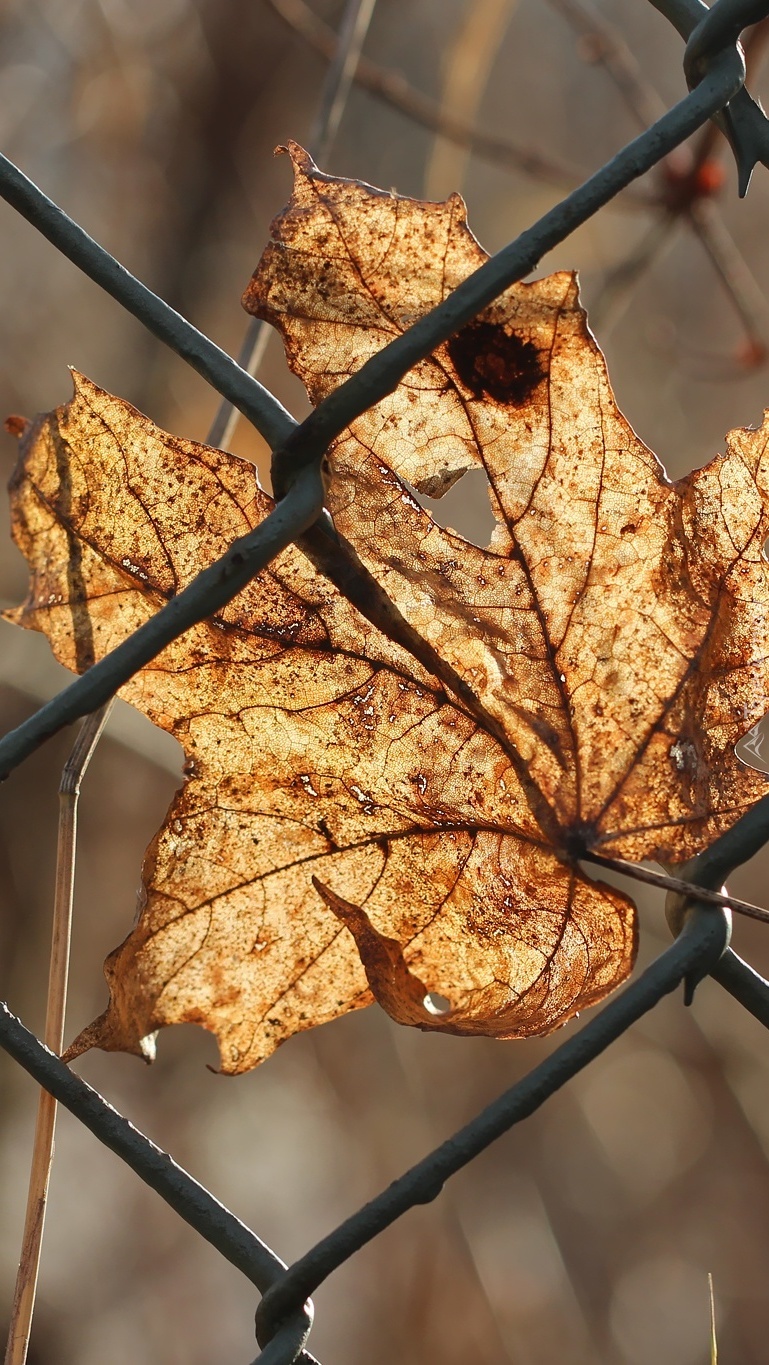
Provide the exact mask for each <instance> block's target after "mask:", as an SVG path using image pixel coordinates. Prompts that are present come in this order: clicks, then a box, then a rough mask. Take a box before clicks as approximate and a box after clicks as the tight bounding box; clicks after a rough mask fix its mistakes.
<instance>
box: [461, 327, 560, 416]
mask: <svg viewBox="0 0 769 1365" xmlns="http://www.w3.org/2000/svg"><path fill="white" fill-rule="evenodd" d="M448 352H449V356H450V357H451V363H452V365H453V366H454V369H455V370H456V372H457V374H458V376H459V378H460V379H461V381H462V383H463V384H464V385H465V387H466V388H468V389H469V390H470V392H471V393H472V394H473V396H474V397H475V398H486V397H489V398H493V399H494V401H495V402H496V403H512V404H513V405H514V406H515V407H520V406H521V405H522V404H523V403H525V402H526V399H527V398H528V397H529V395H530V394H531V393H532V391H533V390H534V389H535V388H536V387H537V385H538V384H540V383H541V382H542V380H543V379H544V378H545V371H544V369H543V367H542V363H541V361H540V358H539V352H538V351H537V348H536V346H535V345H534V344H533V342H531V341H525V340H524V339H523V337H520V336H518V333H517V332H507V331H505V329H504V328H503V327H500V326H499V325H498V324H496V323H492V322H470V323H468V325H467V326H466V327H463V328H462V330H461V332H457V334H456V336H453V337H451V338H450V340H449V342H448Z"/></svg>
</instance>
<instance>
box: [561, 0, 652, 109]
mask: <svg viewBox="0 0 769 1365" xmlns="http://www.w3.org/2000/svg"><path fill="white" fill-rule="evenodd" d="M550 4H551V6H552V7H553V9H555V10H557V11H558V13H559V14H562V15H563V17H564V19H566V20H567V21H568V23H570V24H571V26H572V28H574V29H575V30H576V32H577V33H578V34H579V35H580V37H581V39H582V41H583V44H584V47H585V51H586V53H587V57H588V60H589V61H593V62H600V64H601V66H603V67H604V69H605V71H606V72H607V74H608V75H609V76H610V77H611V79H612V80H613V81H614V84H615V85H616V87H617V89H618V91H619V93H620V94H621V96H622V98H623V99H624V101H625V104H626V105H627V107H628V109H630V110H631V112H632V113H633V114H635V117H636V119H637V120H638V123H639V124H640V126H641V127H642V128H648V126H649V124H650V123H654V120H655V119H658V118H659V117H660V115H661V114H662V113H663V112H664V109H665V105H664V102H663V100H662V98H661V97H660V95H658V93H657V91H656V90H655V88H654V86H653V85H652V84H651V82H650V81H648V80H647V79H646V77H645V75H644V73H643V69H642V67H641V65H640V63H639V62H638V61H637V60H636V58H635V56H634V55H633V52H632V51H631V49H630V47H629V46H628V44H627V43H626V42H625V39H624V38H623V37H622V34H621V33H620V31H619V29H618V28H616V26H615V25H614V24H612V23H611V22H610V20H608V19H606V18H605V17H604V16H603V15H602V14H599V13H598V11H597V10H595V9H593V7H592V5H586V4H584V3H583V0H550Z"/></svg>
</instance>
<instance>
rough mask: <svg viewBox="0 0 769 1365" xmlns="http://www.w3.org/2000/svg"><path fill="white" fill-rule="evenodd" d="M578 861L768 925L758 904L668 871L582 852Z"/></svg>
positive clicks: (767, 915)
mask: <svg viewBox="0 0 769 1365" xmlns="http://www.w3.org/2000/svg"><path fill="white" fill-rule="evenodd" d="M580 862H584V863H594V864H595V865H596V866H597V867H605V868H607V869H608V870H609V871H611V872H620V873H622V875H623V876H624V877H630V878H631V879H632V880H633V881H636V882H645V883H646V884H647V885H648V886H658V887H660V889H661V890H665V891H676V892H678V893H679V894H680V895H682V896H693V897H696V898H697V900H700V901H704V902H705V903H706V904H707V905H723V906H724V908H725V909H727V910H736V912H737V914H739V915H746V916H747V918H748V919H757V920H761V921H762V922H763V923H764V924H769V910H764V909H762V907H761V906H760V905H754V904H753V903H752V901H743V900H740V899H739V897H737V896H730V895H729V893H728V891H715V890H711V889H710V888H708V887H704V886H701V885H700V884H699V883H698V882H691V881H688V880H687V879H686V878H685V877H674V876H672V875H671V874H670V873H668V872H658V871H656V869H654V868H651V867H643V866H642V865H641V864H640V863H629V862H626V861H625V859H624V858H609V857H607V856H606V855H605V854H603V853H593V852H588V853H582V854H580Z"/></svg>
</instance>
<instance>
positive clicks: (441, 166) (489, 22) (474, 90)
mask: <svg viewBox="0 0 769 1365" xmlns="http://www.w3.org/2000/svg"><path fill="white" fill-rule="evenodd" d="M517 3H518V0H468V2H467V3H466V4H465V8H464V13H463V15H462V18H461V21H460V22H459V24H458V25H457V27H456V29H455V30H454V33H453V34H452V38H451V43H450V45H449V46H448V47H447V50H446V52H445V55H444V57H443V60H442V62H441V66H442V79H441V92H440V105H439V107H440V111H441V115H442V117H443V118H444V119H445V118H447V117H448V118H450V119H451V118H454V119H456V118H461V119H463V120H464V121H465V122H466V123H468V124H470V123H471V122H472V120H473V119H474V118H475V116H476V114H477V113H478V109H479V106H480V103H481V100H482V99H483V96H484V94H485V92H486V89H487V87H488V83H489V73H490V71H491V69H492V67H493V65H494V63H495V62H496V60H497V58H498V57H499V51H500V47H501V45H502V40H503V38H504V36H505V33H506V32H507V29H508V27H509V25H510V20H511V17H512V12H513V9H514V8H515V5H516V4H517ZM472 150H473V149H472V148H470V147H460V146H458V145H457V143H456V142H455V141H454V140H453V139H450V138H444V137H442V136H441V134H440V133H436V136H435V137H434V138H433V144H432V147H431V148H430V154H429V156H428V158H427V164H426V166H425V172H424V181H423V183H424V197H425V199H440V198H443V197H444V196H445V195H446V193H447V192H448V191H449V190H459V191H461V190H462V188H463V183H464V179H465V172H466V169H467V164H468V161H469V159H470V156H471V155H472Z"/></svg>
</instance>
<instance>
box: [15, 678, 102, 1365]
mask: <svg viewBox="0 0 769 1365" xmlns="http://www.w3.org/2000/svg"><path fill="white" fill-rule="evenodd" d="M111 706H112V703H111V702H108V703H107V705H106V706H102V707H101V709H100V710H99V711H97V712H96V713H95V714H94V715H92V716H89V717H88V718H87V720H85V721H84V722H83V725H82V727H81V729H80V733H79V735H78V737H77V739H76V740H75V745H74V748H73V750H72V753H71V754H70V756H69V758H68V759H67V762H66V763H65V765H64V772H63V773H62V779H61V784H60V786H59V831H58V840H57V844H56V886H55V891H54V901H53V925H52V933H51V961H50V967H49V974H48V1002H47V1007H46V1019H45V1035H44V1037H45V1044H46V1047H49V1048H50V1049H51V1051H52V1052H55V1053H56V1054H57V1055H58V1054H59V1053H60V1052H61V1050H62V1047H63V1045H64V1019H65V1014H66V1008H67V979H68V976H69V945H70V938H71V933H72V899H73V894H74V887H75V850H76V841H77V806H78V797H79V795H80V783H81V782H82V779H83V777H84V775H85V771H86V769H87V767H88V764H89V763H90V761H91V758H92V756H93V752H94V749H95V748H96V745H97V744H98V742H99V738H100V736H101V733H102V731H103V729H104V726H105V725H106V723H107V717H108V716H109V713H110V710H111ZM55 1128H56V1101H55V1099H54V1098H53V1096H52V1095H49V1094H48V1091H47V1090H41V1092H40V1098H39V1100H38V1106H37V1122H36V1124H35V1138H34V1145H33V1148H32V1169H31V1171H30V1177H29V1191H28V1195H27V1213H26V1218H25V1222H24V1233H23V1237H22V1244H21V1256H20V1258H19V1268H18V1272H17V1275H16V1289H15V1292H14V1298H13V1308H12V1310H11V1322H10V1326H9V1329H8V1342H7V1346H6V1351H5V1365H24V1361H25V1360H26V1358H27V1350H28V1347H29V1333H30V1329H31V1325H32V1314H33V1312H34V1307H35V1291H36V1288H37V1277H38V1272H39V1269H40V1252H41V1248H42V1243H43V1225H44V1222H45V1212H46V1204H47V1200H48V1183H49V1180H50V1175H51V1164H52V1161H53V1140H54V1131H55Z"/></svg>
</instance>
